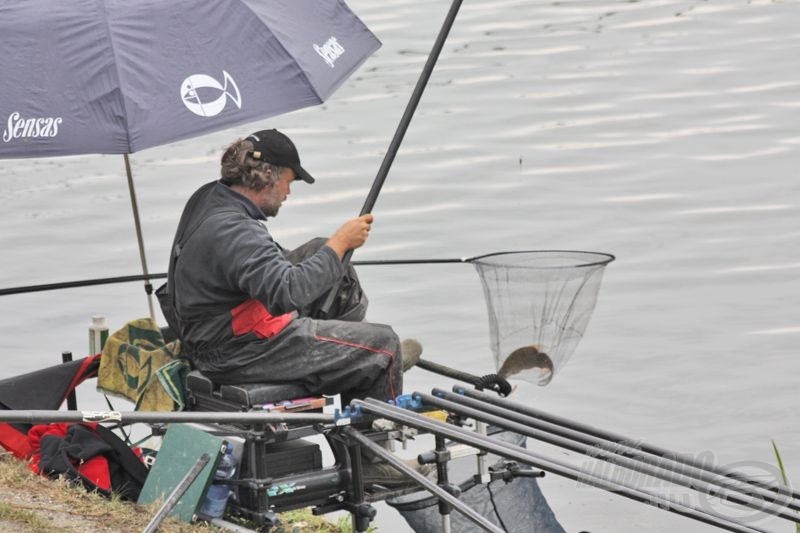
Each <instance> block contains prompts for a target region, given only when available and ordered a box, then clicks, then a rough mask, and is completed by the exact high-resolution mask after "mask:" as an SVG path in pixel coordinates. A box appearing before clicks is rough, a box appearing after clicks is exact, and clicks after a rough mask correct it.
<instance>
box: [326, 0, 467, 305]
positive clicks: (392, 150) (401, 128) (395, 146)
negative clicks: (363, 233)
mask: <svg viewBox="0 0 800 533" xmlns="http://www.w3.org/2000/svg"><path fill="white" fill-rule="evenodd" d="M461 2H462V0H453V3H452V4H450V10H449V11H448V12H447V16H446V17H445V19H444V23H443V24H442V27H441V29H440V30H439V35H438V36H437V37H436V41H435V42H434V43H433V48H432V49H431V52H430V54H429V55H428V60H427V61H426V62H425V66H424V67H423V69H422V73H421V74H420V76H419V79H418V80H417V85H416V86H415V87H414V91H413V92H412V93H411V98H410V99H409V101H408V105H406V109H405V111H404V112H403V116H402V117H401V119H400V124H398V125H397V129H396V130H395V132H394V137H392V141H391V143H389V148H388V149H387V150H386V155H385V156H384V158H383V162H382V163H381V166H380V168H379V169H378V174H377V175H376V176H375V181H373V182H372V188H371V189H370V190H369V194H367V199H366V201H365V202H364V206H363V207H362V208H361V213H360V214H359V216H362V215H366V214H367V213H371V212H372V208H373V207H375V202H376V201H377V200H378V195H379V194H380V192H381V188H382V187H383V183H384V182H385V181H386V176H387V175H388V174H389V168H391V166H392V162H394V158H395V156H396V155H397V151H398V150H399V149H400V143H402V142H403V137H405V134H406V131H407V130H408V126H409V124H410V123H411V118H412V117H413V116H414V111H416V109H417V105H418V104H419V101H420V99H421V98H422V93H423V92H424V91H425V86H426V85H427V84H428V80H429V79H430V77H431V73H432V72H433V67H434V66H435V65H436V60H437V59H439V54H440V53H441V51H442V48H443V47H444V42H445V41H446V40H447V35H448V34H449V33H450V29H451V28H452V27H453V22H455V20H456V15H457V14H458V9H459V8H460V7H461ZM352 255H353V251H352V250H348V251H347V252H346V253H345V254H344V257H343V258H342V264H343V265H344V267H345V268H347V265H348V264H349V263H350V257H351V256H352ZM338 289H339V284H338V282H337V284H336V285H334V286H333V287H332V288H331V290H330V292H328V296H327V298H326V299H325V301H324V302H323V304H322V306H320V314H321V316H320V318H327V315H328V313H329V312H330V309H331V306H332V305H333V300H334V298H335V297H336V293H337V292H338Z"/></svg>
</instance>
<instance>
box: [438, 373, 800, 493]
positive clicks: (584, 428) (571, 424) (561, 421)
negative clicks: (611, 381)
mask: <svg viewBox="0 0 800 533" xmlns="http://www.w3.org/2000/svg"><path fill="white" fill-rule="evenodd" d="M453 392H455V393H456V394H461V395H463V396H467V397H468V398H474V399H476V400H481V401H483V402H487V403H489V404H492V405H496V406H498V407H503V408H505V409H508V410H510V411H514V412H517V413H521V414H524V415H527V416H530V417H533V418H536V419H539V420H543V421H545V422H550V423H552V424H557V425H560V426H563V427H565V428H569V429H572V430H574V431H579V432H581V433H586V434H587V435H592V436H594V437H598V438H601V439H605V440H610V441H614V442H636V446H637V448H638V449H639V450H641V451H643V452H646V453H649V454H652V455H658V456H661V457H664V456H667V457H669V458H670V459H672V460H673V461H675V462H678V463H681V464H685V465H688V466H691V467H693V468H698V469H701V470H707V471H709V472H712V473H714V474H716V475H718V476H724V477H727V478H730V479H731V480H734V481H737V482H744V483H747V484H749V485H753V486H754V487H761V488H765V489H767V490H769V491H772V492H776V493H778V494H782V495H784V496H788V497H790V498H794V499H798V498H800V494H798V493H797V492H795V491H793V490H790V489H788V488H786V487H782V486H780V485H776V484H771V483H765V482H764V481H761V480H758V479H753V478H750V477H748V476H746V475H743V474H736V473H732V472H727V471H725V470H723V469H721V468H719V467H715V466H713V465H706V464H704V463H703V462H701V461H698V460H697V459H694V458H691V457H687V456H684V455H681V454H678V453H675V452H673V451H671V450H667V449H666V448H662V447H660V446H657V445H655V444H650V443H647V442H643V441H637V440H636V439H631V438H630V437H626V436H624V435H619V434H617V433H612V432H611V431H605V430H602V429H598V428H595V427H592V426H589V425H587V424H582V423H580V422H575V421H572V420H567V419H565V418H561V417H558V416H555V415H551V414H549V413H545V412H544V411H539V410H537V409H533V408H532V407H527V406H524V405H520V404H518V403H515V402H511V401H508V400H504V399H501V398H495V397H494V396H491V395H489V394H482V393H480V392H477V391H473V390H470V389H467V388H464V387H462V386H460V385H455V386H454V387H453Z"/></svg>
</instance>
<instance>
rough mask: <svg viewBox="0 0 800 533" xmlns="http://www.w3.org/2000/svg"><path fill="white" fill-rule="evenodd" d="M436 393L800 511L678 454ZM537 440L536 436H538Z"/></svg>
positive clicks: (799, 504)
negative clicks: (650, 450)
mask: <svg viewBox="0 0 800 533" xmlns="http://www.w3.org/2000/svg"><path fill="white" fill-rule="evenodd" d="M432 394H433V395H434V396H436V397H439V398H443V399H445V400H449V401H452V402H456V403H458V404H461V405H465V406H467V407H470V408H474V409H480V410H481V411H483V412H485V413H489V414H492V415H497V416H501V417H503V418H504V419H507V420H510V421H513V422H517V423H521V424H524V425H525V426H528V427H532V428H535V429H537V430H540V431H545V432H547V433H552V434H554V435H558V436H560V437H564V438H567V439H570V440H572V441H576V442H580V443H582V444H585V445H588V446H593V448H592V449H591V451H590V455H591V456H592V457H594V456H597V455H599V454H605V455H606V456H608V455H607V454H615V455H619V456H622V457H626V458H628V459H632V460H636V461H641V462H643V463H646V464H649V465H651V466H654V467H657V468H662V469H664V470H669V471H671V472H676V473H678V474H683V475H687V476H690V477H693V478H696V479H699V480H701V481H705V482H708V483H713V484H717V485H722V486H724V487H726V488H732V489H733V490H738V491H740V492H743V493H745V494H747V495H748V496H750V497H758V498H761V499H764V500H768V501H772V502H777V503H780V504H781V505H785V506H786V507H789V508H791V509H794V510H800V501H793V500H792V499H790V498H785V497H784V496H783V495H778V494H776V493H775V492H773V491H770V490H769V489H767V488H766V487H761V486H755V485H748V484H746V482H744V481H742V480H740V479H734V478H730V477H725V476H721V475H719V474H715V473H712V472H709V471H708V470H704V469H700V468H697V467H694V466H691V465H687V464H683V463H679V462H678V461H675V460H674V459H673V457H675V456H677V455H678V454H675V453H672V454H670V455H664V456H658V455H651V454H646V453H643V451H642V450H641V449H640V448H639V446H638V444H637V443H635V442H632V441H613V440H608V439H603V438H597V437H593V436H591V435H588V434H586V433H581V432H579V431H575V430H572V429H569V428H565V427H563V426H559V425H556V424H553V423H550V422H545V421H542V420H539V419H536V418H533V417H531V416H526V415H524V414H522V413H518V412H516V411H512V410H510V409H506V408H503V407H499V406H496V405H493V404H489V403H488V402H484V401H481V400H479V399H475V398H470V397H468V396H464V395H461V394H457V393H452V392H446V391H442V390H440V389H433V392H432ZM534 438H536V437H534Z"/></svg>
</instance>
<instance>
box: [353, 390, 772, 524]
mask: <svg viewBox="0 0 800 533" xmlns="http://www.w3.org/2000/svg"><path fill="white" fill-rule="evenodd" d="M414 394H417V393H414ZM350 404H351V405H352V406H354V407H356V408H360V409H361V410H362V411H363V412H366V413H372V414H375V415H379V416H380V417H382V418H386V419H388V420H392V421H394V422H399V423H401V424H403V425H406V426H409V427H413V428H417V429H420V430H424V431H428V432H431V433H434V434H437V435H441V436H443V437H446V438H448V439H450V440H452V441H455V442H459V443H461V444H466V445H467V446H472V447H475V448H478V449H480V450H483V451H485V452H488V453H494V454H496V455H499V456H502V457H506V458H509V459H513V460H515V461H519V462H520V463H524V464H527V465H531V466H534V467H536V468H539V469H541V470H545V471H547V472H550V473H552V474H556V475H559V476H562V477H566V478H568V479H572V480H573V481H578V482H581V483H588V482H590V483H591V484H592V486H594V487H598V488H602V489H604V490H607V491H609V492H613V493H615V494H618V495H620V496H623V497H625V498H629V499H632V500H634V501H638V502H640V503H646V504H648V505H653V506H656V507H658V508H660V509H664V510H666V511H669V512H672V513H676V514H679V515H682V516H686V517H688V518H692V519H694V520H697V521H700V522H704V523H706V524H709V525H713V526H716V527H719V528H722V529H726V530H728V531H735V532H739V533H753V532H757V533H767V532H765V531H764V530H761V529H758V528H755V527H753V526H748V525H745V524H742V523H740V522H737V521H735V520H734V519H731V518H724V517H718V516H714V515H711V514H709V513H708V512H706V511H705V510H703V509H700V508H696V507H694V506H691V505H688V504H684V503H681V502H678V501H675V500H673V499H671V498H667V497H664V496H662V495H659V494H656V493H652V492H649V491H646V490H643V489H637V488H634V487H628V486H624V485H621V484H619V483H617V482H615V481H613V480H610V479H607V478H604V477H602V476H598V475H594V474H587V473H585V472H582V471H580V470H578V469H576V468H575V467H573V466H572V465H569V464H567V463H564V462H561V461H558V460H556V459H549V458H545V457H543V456H541V455H539V454H537V453H534V452H532V451H530V450H528V449H526V448H522V447H520V446H515V445H513V444H509V443H506V442H502V441H499V440H497V439H492V438H491V437H487V436H485V435H480V434H478V433H475V432H474V431H470V430H467V429H464V428H461V427H458V426H454V425H452V424H447V423H444V422H439V421H436V420H433V419H431V418H428V417H425V416H422V415H419V414H417V413H414V412H410V411H407V410H405V409H402V408H400V407H396V406H393V405H388V404H385V403H384V402H380V401H378V400H374V399H367V400H353V401H352V402H351V403H350Z"/></svg>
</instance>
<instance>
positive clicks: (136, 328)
mask: <svg viewBox="0 0 800 533" xmlns="http://www.w3.org/2000/svg"><path fill="white" fill-rule="evenodd" d="M189 370H190V365H189V362H188V361H187V360H186V359H184V358H182V357H180V341H177V340H176V341H172V342H169V343H167V342H166V341H165V340H164V335H163V333H162V331H161V328H159V327H158V324H156V322H155V321H154V320H153V319H151V318H139V319H136V320H131V321H130V322H128V323H127V324H125V326H124V327H123V328H122V329H120V330H119V331H116V332H114V333H113V334H112V335H111V336H109V338H108V340H107V341H106V344H105V346H104V347H103V355H102V357H101V359H100V369H99V371H98V373H97V390H98V391H101V392H103V393H106V394H110V395H113V396H119V397H122V398H125V399H128V400H130V401H132V402H134V404H135V405H136V407H135V409H136V410H138V411H180V410H182V409H183V408H184V406H185V398H186V396H185V389H184V379H185V377H186V373H188V372H189Z"/></svg>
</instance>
